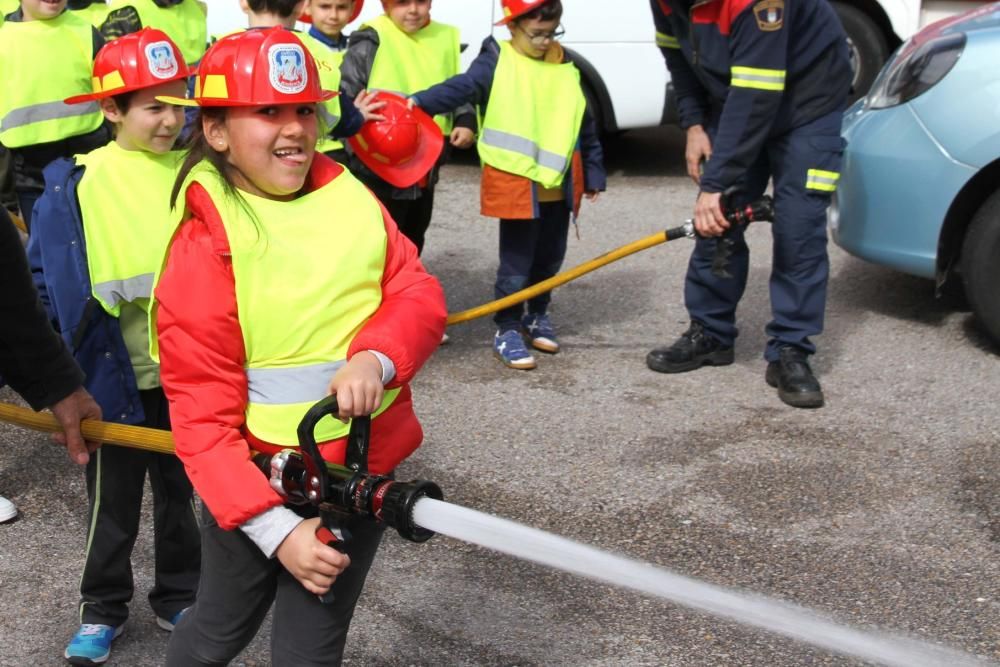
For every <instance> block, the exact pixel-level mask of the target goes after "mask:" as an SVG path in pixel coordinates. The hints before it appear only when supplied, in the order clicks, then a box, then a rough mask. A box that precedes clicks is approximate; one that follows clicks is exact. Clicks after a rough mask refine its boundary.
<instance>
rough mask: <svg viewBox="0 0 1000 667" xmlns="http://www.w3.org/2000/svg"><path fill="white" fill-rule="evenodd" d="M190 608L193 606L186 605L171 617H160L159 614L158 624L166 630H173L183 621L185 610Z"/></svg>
mask: <svg viewBox="0 0 1000 667" xmlns="http://www.w3.org/2000/svg"><path fill="white" fill-rule="evenodd" d="M190 608H191V607H184V608H183V609H181V610H180V611H179V612H177V613H176V614H174V615H173V616H171V617H170V618H160V617H159V616H157V617H156V624H157V625H158V626H160V627H161V628H163V629H164V630H166V631H167V632H173V631H174V626H176V625H177V624H178V623H180V622H181V616H183V615H184V612H186V611H187V610H188V609H190Z"/></svg>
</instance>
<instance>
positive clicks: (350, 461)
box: [254, 395, 443, 603]
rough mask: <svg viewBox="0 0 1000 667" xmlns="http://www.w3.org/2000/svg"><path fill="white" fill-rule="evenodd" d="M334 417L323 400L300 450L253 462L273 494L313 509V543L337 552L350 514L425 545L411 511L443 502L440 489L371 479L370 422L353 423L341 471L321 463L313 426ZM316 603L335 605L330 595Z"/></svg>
mask: <svg viewBox="0 0 1000 667" xmlns="http://www.w3.org/2000/svg"><path fill="white" fill-rule="evenodd" d="M338 412H340V409H339V408H338V406H337V397H336V396H335V395H331V396H327V397H326V398H324V399H323V400H321V401H319V402H318V403H316V404H315V405H313V406H312V407H311V408H309V410H308V411H307V412H306V414H305V416H304V417H303V418H302V421H301V422H299V427H298V439H299V448H298V450H295V449H285V450H282V451H281V452H278V453H277V454H275V455H274V456H268V455H267V454H258V455H257V456H255V457H254V461H255V462H256V463H257V466H258V467H259V468H260V469H261V470H262V471H263V472H264V474H266V475H268V476H269V477H270V480H271V488H273V489H274V490H275V491H277V492H278V493H280V494H281V495H282V496H284V497H285V498H286V499H287V501H288V502H289V503H292V504H295V505H304V504H306V503H309V504H311V505H315V506H316V507H317V508H318V509H319V516H320V527H319V528H318V529H317V530H316V539H318V540H319V541H321V542H323V543H324V544H328V545H330V546H332V547H334V548H335V549H337V550H339V551H343V550H344V547H345V545H346V544H347V543H348V542H349V541H350V534H349V533H348V532H347V530H346V528H345V523H346V520H347V518H348V517H350V516H351V515H354V514H359V515H361V516H364V517H367V518H370V519H372V520H373V521H380V522H383V523H385V524H386V525H388V526H391V527H393V528H395V529H396V531H397V532H398V533H399V534H400V536H401V537H403V538H405V539H407V540H410V541H411V542H426V541H427V540H429V539H430V538H431V537H433V535H434V533H433V532H432V531H430V530H427V529H426V528H422V527H421V526H418V525H417V524H415V523H414V522H413V506H414V505H415V504H416V502H417V501H418V500H420V499H421V498H424V497H427V498H433V499H435V500H441V499H442V498H443V494H442V493H441V488H440V487H438V485H437V484H434V483H433V482H427V481H424V480H413V481H410V482H397V481H396V480H394V479H392V478H391V477H388V476H385V475H374V474H371V473H369V472H368V442H369V438H370V436H371V418H370V417H367V416H365V417H355V418H354V419H352V420H351V428H350V432H349V433H348V435H347V451H346V453H345V460H344V465H342V466H341V465H337V464H335V463H328V462H326V461H324V460H323V457H322V455H321V454H320V451H319V446H318V445H317V444H316V437H315V429H316V424H317V423H319V421H320V419H322V418H323V417H325V416H327V415H333V416H336V415H337V413H338ZM319 598H320V600H322V601H323V602H326V603H329V602H333V594H332V592H327V593H326V594H324V595H321V596H319Z"/></svg>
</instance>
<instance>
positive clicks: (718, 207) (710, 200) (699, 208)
mask: <svg viewBox="0 0 1000 667" xmlns="http://www.w3.org/2000/svg"><path fill="white" fill-rule="evenodd" d="M694 228H695V229H696V230H697V231H698V234H700V235H701V236H706V237H707V236H722V235H723V234H724V233H725V231H726V230H727V229H729V221H728V220H726V216H725V215H723V214H722V193H721V192H700V193H698V201H696V202H695V204H694Z"/></svg>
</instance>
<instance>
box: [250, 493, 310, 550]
mask: <svg viewBox="0 0 1000 667" xmlns="http://www.w3.org/2000/svg"><path fill="white" fill-rule="evenodd" d="M303 521H304V519H303V518H302V517H300V516H299V515H298V514H296V513H295V512H293V511H292V510H290V509H288V508H287V507H284V506H281V505H279V506H278V507H272V508H271V509H269V510H266V511H264V512H261V513H260V514H258V515H257V516H255V517H253V518H252V519H248V520H247V521H245V522H244V523H243V524H242V525H241V526H240V530H242V531H243V532H244V533H245V534H246V536H247V537H249V538H250V539H251V540H253V543H254V544H256V545H257V546H258V547H259V548H260V550H261V551H263V552H264V555H265V556H267V557H268V558H274V553H275V552H276V551H277V550H278V547H279V546H280V545H281V543H282V542H284V541H285V538H286V537H288V534H289V533H290V532H292V531H293V530H295V527H296V526H298V525H299V524H300V523H302V522H303Z"/></svg>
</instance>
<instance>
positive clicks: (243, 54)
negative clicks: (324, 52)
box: [157, 27, 337, 107]
mask: <svg viewBox="0 0 1000 667" xmlns="http://www.w3.org/2000/svg"><path fill="white" fill-rule="evenodd" d="M336 95H337V93H336V92H335V91H332V90H323V89H322V88H320V82H319V72H318V71H317V69H316V61H315V60H313V57H312V55H311V54H310V53H309V49H307V48H306V47H305V46H303V44H302V42H301V41H300V40H299V38H298V37H296V35H295V33H294V32H292V31H291V30H286V29H285V28H281V27H274V28H251V29H250V30H244V31H242V32H237V33H233V34H232V35H227V36H225V37H223V38H222V39H220V40H219V41H217V42H216V43H215V44H213V45H212V46H211V47H210V48H209V49H208V51H206V52H205V55H204V56H202V59H201V63H200V64H199V65H198V72H197V77H196V78H195V85H194V98H193V99H178V98H172V97H166V96H164V97H160V98H157V99H159V100H161V101H163V102H169V103H171V104H182V105H185V106H203V107H240V106H259V105H266V104H311V103H314V102H325V101H326V100H328V99H330V98H332V97H335V96H336Z"/></svg>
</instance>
